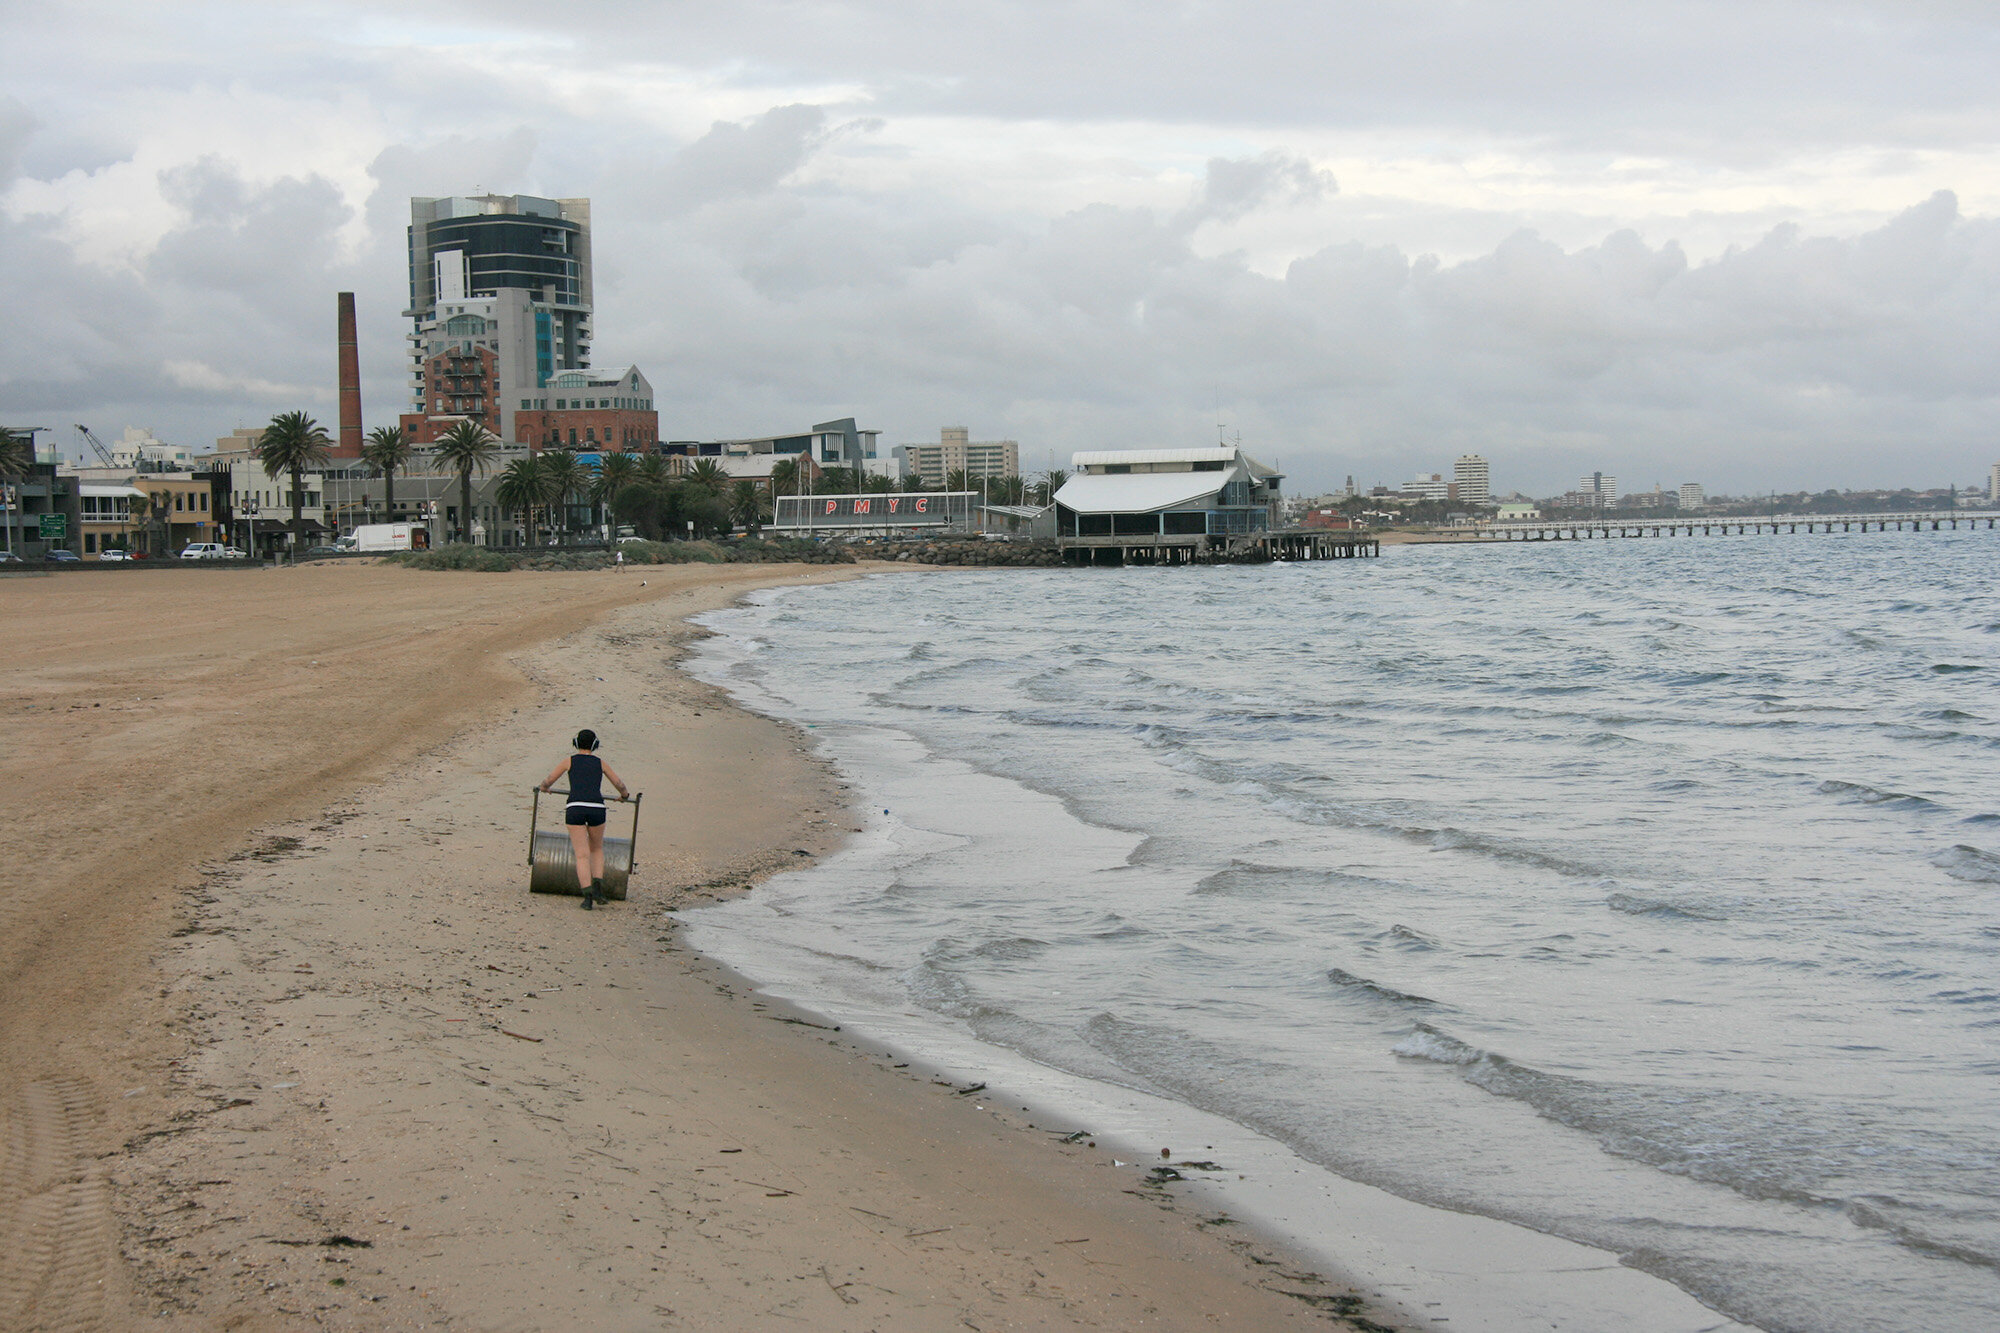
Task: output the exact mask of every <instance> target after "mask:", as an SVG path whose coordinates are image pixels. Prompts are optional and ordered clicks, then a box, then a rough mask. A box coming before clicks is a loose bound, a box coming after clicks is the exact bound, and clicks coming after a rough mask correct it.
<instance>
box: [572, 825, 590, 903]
mask: <svg viewBox="0 0 2000 1333" xmlns="http://www.w3.org/2000/svg"><path fill="white" fill-rule="evenodd" d="M595 832H597V830H596V829H593V828H590V827H589V826H588V825H584V824H571V825H570V826H569V845H570V848H571V849H572V850H573V851H574V852H575V853H576V891H577V892H578V893H588V892H590V835H591V834H592V833H595Z"/></svg>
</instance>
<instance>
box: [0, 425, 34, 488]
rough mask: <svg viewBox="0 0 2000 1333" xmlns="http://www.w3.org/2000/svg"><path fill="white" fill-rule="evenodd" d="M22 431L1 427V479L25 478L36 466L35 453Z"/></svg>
mask: <svg viewBox="0 0 2000 1333" xmlns="http://www.w3.org/2000/svg"><path fill="white" fill-rule="evenodd" d="M29 439H30V437H29V436H28V435H27V434H26V433H25V432H22V431H18V430H13V429H10V428H9V427H6V426H0V477H23V476H26V475H27V473H28V469H29V468H30V467H32V466H34V462H35V451H34V449H33V448H32V447H31V446H30V445H29V443H28V441H29Z"/></svg>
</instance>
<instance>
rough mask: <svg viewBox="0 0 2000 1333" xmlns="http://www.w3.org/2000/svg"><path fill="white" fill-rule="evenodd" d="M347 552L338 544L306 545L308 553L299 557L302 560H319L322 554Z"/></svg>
mask: <svg viewBox="0 0 2000 1333" xmlns="http://www.w3.org/2000/svg"><path fill="white" fill-rule="evenodd" d="M346 554H347V552H346V551H344V550H342V549H341V548H340V547H338V546H308V547H306V553H305V554H304V555H303V556H301V557H299V558H300V559H302V560H318V559H319V558H320V557H322V556H328V555H346Z"/></svg>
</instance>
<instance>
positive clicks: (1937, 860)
mask: <svg viewBox="0 0 2000 1333" xmlns="http://www.w3.org/2000/svg"><path fill="white" fill-rule="evenodd" d="M1931 864H1932V865H1934V866H1936V867H1937V868H1938V869H1939V870H1942V871H1944V873H1945V874H1947V875H1950V876H1951V877H1952V878H1953V879H1963V880H1969V881H1971V882H1972V883H1974V884H2000V856H1995V855H1994V854H1993V853H1991V852H1984V851H1981V850H1980V849H1979V848H1977V847H1968V846H1966V845H1965V844H1964V843H1962V842H1961V843H1959V844H1958V845H1957V846H1955V847H1953V848H1951V849H1949V850H1948V851H1942V852H1939V853H1938V854H1937V855H1936V856H1933V857H1932V858H1931Z"/></svg>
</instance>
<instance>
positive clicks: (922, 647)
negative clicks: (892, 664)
mask: <svg viewBox="0 0 2000 1333" xmlns="http://www.w3.org/2000/svg"><path fill="white" fill-rule="evenodd" d="M936 659H937V650H936V649H935V648H932V647H931V646H930V644H928V643H925V642H924V641H923V640H921V639H919V640H918V641H917V642H915V643H913V644H911V645H910V651H908V652H907V653H904V654H903V660H904V661H907V662H931V661H935V660H936Z"/></svg>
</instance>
